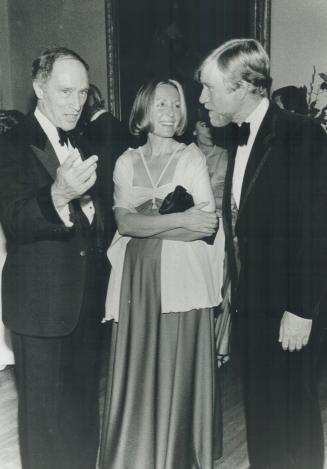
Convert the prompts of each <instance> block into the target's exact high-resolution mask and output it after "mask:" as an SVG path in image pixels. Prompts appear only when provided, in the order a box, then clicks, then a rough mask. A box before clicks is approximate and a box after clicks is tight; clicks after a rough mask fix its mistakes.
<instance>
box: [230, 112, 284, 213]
mask: <svg viewBox="0 0 327 469" xmlns="http://www.w3.org/2000/svg"><path fill="white" fill-rule="evenodd" d="M275 136H276V113H275V112H274V107H273V106H272V105H271V104H270V107H269V109H268V111H267V113H266V115H265V117H264V119H263V121H262V124H261V126H260V128H259V131H258V133H257V136H256V139H255V141H254V144H253V147H252V150H251V153H250V156H249V161H248V164H247V166H246V170H245V174H244V179H243V184H242V192H241V201H240V206H239V210H238V219H239V217H240V216H241V214H242V212H243V210H244V206H245V205H246V202H247V200H248V198H249V196H250V194H251V192H252V190H253V188H254V186H255V183H256V181H257V179H258V177H259V176H260V173H261V171H262V169H263V167H264V166H265V164H266V162H267V160H268V158H269V156H270V155H271V151H272V144H273V142H274V140H275Z"/></svg>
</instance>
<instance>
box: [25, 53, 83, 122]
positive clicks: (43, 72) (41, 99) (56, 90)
mask: <svg viewBox="0 0 327 469" xmlns="http://www.w3.org/2000/svg"><path fill="white" fill-rule="evenodd" d="M88 68H89V67H88V65H87V63H86V62H85V61H84V60H83V59H82V58H81V57H80V56H79V55H78V54H77V53H76V52H74V51H72V50H70V49H66V48H63V47H58V48H53V49H47V50H46V51H44V52H43V53H42V54H41V56H40V57H38V58H37V59H36V60H35V61H34V62H33V66H32V78H33V87H34V91H35V94H36V96H37V99H38V107H39V109H40V111H41V112H42V113H43V114H44V115H45V116H46V117H47V118H48V119H49V120H50V121H51V122H52V123H53V124H54V125H55V126H56V127H61V128H62V129H63V130H72V129H74V128H75V127H76V124H77V122H78V120H79V118H80V115H81V112H82V109H83V106H84V104H85V101H86V99H87V94H88V89H89V82H88Z"/></svg>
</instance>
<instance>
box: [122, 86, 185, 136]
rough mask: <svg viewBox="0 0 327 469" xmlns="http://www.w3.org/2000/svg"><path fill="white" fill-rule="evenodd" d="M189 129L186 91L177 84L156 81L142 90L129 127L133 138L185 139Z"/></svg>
mask: <svg viewBox="0 0 327 469" xmlns="http://www.w3.org/2000/svg"><path fill="white" fill-rule="evenodd" d="M186 125H187V110H186V102H185V97H184V92H183V88H182V86H181V85H180V83H178V82H177V81H176V80H172V79H168V80H152V81H150V82H149V83H147V84H145V85H143V86H141V88H140V89H139V90H138V92H137V94H136V98H135V100H134V104H133V107H132V111H131V115H130V121H129V127H130V131H131V133H132V134H133V135H141V134H148V133H158V135H160V136H167V137H172V136H174V135H182V134H183V132H184V131H185V129H186Z"/></svg>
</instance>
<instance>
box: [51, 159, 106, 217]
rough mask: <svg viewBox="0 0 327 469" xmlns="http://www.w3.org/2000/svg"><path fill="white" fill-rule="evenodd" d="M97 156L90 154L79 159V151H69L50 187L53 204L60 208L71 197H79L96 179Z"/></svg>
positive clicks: (71, 198)
mask: <svg viewBox="0 0 327 469" xmlns="http://www.w3.org/2000/svg"><path fill="white" fill-rule="evenodd" d="M97 161H98V157H97V156H96V155H92V156H90V157H89V158H88V159H87V160H84V161H81V159H80V156H79V153H78V152H76V151H74V152H73V153H71V154H70V155H69V156H68V157H67V158H66V160H65V161H64V163H63V164H62V165H61V166H60V167H59V168H58V170H57V177H56V180H55V182H54V183H53V185H52V188H51V195H52V200H53V203H54V206H55V207H56V209H57V210H60V209H61V208H63V207H64V206H65V205H67V204H68V202H70V201H71V200H73V199H77V198H79V197H80V196H81V195H83V194H84V193H85V192H87V191H88V190H89V189H90V187H92V186H93V184H94V183H95V181H96V167H97Z"/></svg>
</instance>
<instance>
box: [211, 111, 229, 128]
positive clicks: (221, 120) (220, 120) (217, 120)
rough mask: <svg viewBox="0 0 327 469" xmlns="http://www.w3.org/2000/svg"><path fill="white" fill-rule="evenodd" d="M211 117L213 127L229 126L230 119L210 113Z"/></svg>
mask: <svg viewBox="0 0 327 469" xmlns="http://www.w3.org/2000/svg"><path fill="white" fill-rule="evenodd" d="M209 117H210V122H211V125H212V126H213V127H225V126H226V125H228V124H229V121H228V119H226V118H225V117H224V116H220V115H218V114H211V113H209Z"/></svg>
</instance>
